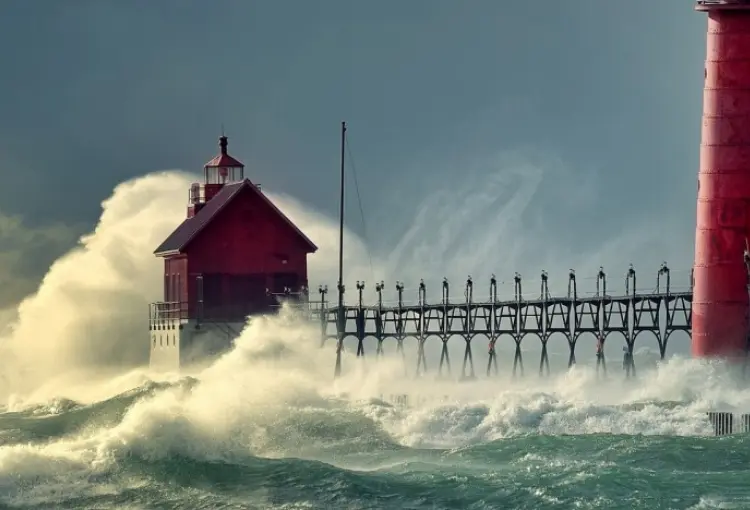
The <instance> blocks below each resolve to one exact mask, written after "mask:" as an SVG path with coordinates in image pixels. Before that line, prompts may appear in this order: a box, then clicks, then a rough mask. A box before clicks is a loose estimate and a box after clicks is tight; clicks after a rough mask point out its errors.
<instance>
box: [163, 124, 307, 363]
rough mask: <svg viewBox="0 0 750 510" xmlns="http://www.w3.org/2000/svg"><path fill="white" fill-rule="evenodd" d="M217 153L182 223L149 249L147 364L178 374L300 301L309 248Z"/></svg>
mask: <svg viewBox="0 0 750 510" xmlns="http://www.w3.org/2000/svg"><path fill="white" fill-rule="evenodd" d="M244 174H245V166H244V165H243V164H242V163H241V162H240V161H239V160H237V159H235V158H233V157H232V156H230V155H229V152H228V140H227V137H226V136H223V135H222V136H221V137H220V138H219V154H218V155H217V156H216V157H214V158H213V159H211V160H210V161H209V162H208V163H206V164H205V165H204V167H203V182H202V183H201V182H196V183H193V184H192V185H191V187H190V192H189V203H188V208H187V218H186V219H185V220H184V221H183V222H182V223H181V224H180V225H179V226H178V227H177V228H176V229H175V230H174V232H172V234H170V235H169V237H167V238H166V239H165V240H164V242H163V243H162V244H161V245H160V246H159V247H158V248H157V249H156V250H155V251H154V254H155V255H156V256H157V257H161V258H163V259H164V296H163V301H161V302H157V303H152V304H151V305H150V313H149V330H150V344H151V345H150V366H151V368H153V369H157V370H177V369H179V368H180V367H184V366H186V365H192V364H196V363H201V362H205V361H206V360H209V359H211V358H213V357H215V356H216V355H218V354H220V353H222V352H225V351H226V350H227V349H229V348H230V347H231V345H232V342H233V340H234V338H236V337H237V336H238V335H239V333H240V332H241V331H242V329H243V327H244V325H245V323H246V320H247V318H248V317H250V316H254V315H260V314H269V313H273V312H274V311H276V310H278V308H279V306H280V303H281V302H282V301H283V300H285V299H290V300H297V301H299V300H306V299H307V255H308V254H310V253H314V252H315V251H316V250H317V247H316V246H315V244H314V243H313V242H312V241H311V240H310V239H309V238H308V237H307V236H306V235H305V234H304V233H303V232H302V231H301V230H300V229H299V228H298V227H297V226H296V225H295V224H294V223H293V222H292V221H291V220H290V219H289V218H288V217H287V216H286V215H285V214H284V213H283V212H282V211H281V210H280V209H279V208H278V207H277V206H276V205H275V204H274V203H273V202H272V201H271V200H270V199H269V198H268V197H267V196H266V195H265V194H264V193H263V192H262V191H261V188H260V186H259V185H257V184H254V183H253V182H251V181H250V180H249V179H246V178H245V175H244Z"/></svg>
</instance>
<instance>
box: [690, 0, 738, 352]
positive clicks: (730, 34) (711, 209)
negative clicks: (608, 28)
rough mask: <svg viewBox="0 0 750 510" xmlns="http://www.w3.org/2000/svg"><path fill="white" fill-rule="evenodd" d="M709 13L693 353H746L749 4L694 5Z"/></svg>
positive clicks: (708, 2)
mask: <svg viewBox="0 0 750 510" xmlns="http://www.w3.org/2000/svg"><path fill="white" fill-rule="evenodd" d="M696 10H699V11H704V12H707V13H708V37H707V52H706V53H707V57H706V68H705V85H704V96H703V127H702V131H701V150H700V174H699V176H698V214H697V222H696V238H695V265H694V277H695V282H694V288H693V318H692V352H693V355H694V356H701V357H712V356H721V357H733V356H736V355H741V354H743V353H744V350H745V345H746V338H747V327H748V294H747V287H746V282H747V280H746V271H745V267H744V262H743V252H744V249H745V240H746V238H747V237H748V236H749V235H750V228H749V227H750V214H748V202H749V201H750V3H748V2H747V1H743V0H734V1H732V0H727V1H723V2H720V3H717V2H711V1H704V2H700V1H699V2H698V4H697V5H696Z"/></svg>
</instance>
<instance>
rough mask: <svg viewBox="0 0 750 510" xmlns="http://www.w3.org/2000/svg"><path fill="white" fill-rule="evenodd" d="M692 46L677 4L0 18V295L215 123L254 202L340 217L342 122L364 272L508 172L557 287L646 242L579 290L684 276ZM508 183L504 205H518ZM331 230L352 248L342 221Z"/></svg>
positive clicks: (212, 148) (229, 5)
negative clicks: (129, 184)
mask: <svg viewBox="0 0 750 510" xmlns="http://www.w3.org/2000/svg"><path fill="white" fill-rule="evenodd" d="M705 26H706V19H705V15H704V14H700V13H696V12H694V11H693V9H692V2H691V1H687V0H685V1H679V2H677V1H669V2H666V1H663V2H662V1H653V0H628V1H621V0H607V1H602V0H568V1H565V2H553V1H535V2H528V1H507V0H470V1H466V2H462V1H458V0H451V1H448V0H409V1H406V2H404V1H396V0H381V1H378V2H365V1H346V0H320V1H315V2H310V1H303V0H274V1H251V0H212V1H210V2H209V1H197V0H195V1H182V0H181V1H177V0H160V1H159V2H153V1H150V0H148V1H147V0H131V1H128V2H122V1H119V2H116V1H106V0H66V1H60V0H46V1H45V0H35V1H31V2H29V1H21V0H16V1H6V2H3V4H2V7H0V45H2V47H3V48H4V51H3V52H2V53H0V69H2V70H3V71H2V79H0V172H2V179H3V183H2V185H1V186H0V212H1V213H2V214H3V215H4V218H0V239H2V240H3V244H2V246H0V261H2V262H3V264H4V268H5V269H0V282H3V281H4V283H5V284H6V285H5V287H6V288H5V290H4V293H5V294H4V295H5V297H6V299H7V296H8V295H9V293H11V294H13V295H14V296H16V294H19V293H23V292H25V291H26V290H27V287H24V285H28V282H31V281H34V279H35V278H39V277H40V276H41V275H42V274H43V272H44V269H45V268H46V266H47V265H48V264H49V262H50V261H51V260H52V259H54V258H55V257H56V256H57V255H59V254H60V253H61V252H62V251H64V250H65V249H66V248H68V247H69V246H71V245H72V243H74V242H75V236H76V235H77V234H78V233H80V232H82V231H85V230H87V229H90V228H91V227H92V226H93V224H94V222H95V221H96V220H97V218H98V216H99V212H100V203H101V201H102V200H103V199H105V198H106V197H107V196H109V194H110V192H111V191H112V188H113V187H114V186H115V185H116V184H117V183H119V182H121V181H123V180H125V179H128V178H132V177H135V176H138V175H143V174H145V173H148V172H152V171H155V170H161V169H169V168H179V169H184V170H190V171H198V170H199V169H200V168H201V167H202V165H203V163H205V161H207V160H208V159H210V158H211V157H212V156H213V154H214V153H215V152H216V138H217V136H218V135H219V134H220V130H221V127H222V124H223V126H224V129H225V131H226V132H227V134H228V135H229V137H230V152H231V153H232V154H233V155H235V156H236V157H238V158H239V159H241V160H243V161H244V162H245V163H246V165H247V167H248V172H247V175H248V176H249V177H250V178H251V179H253V180H254V181H256V182H259V183H261V184H262V185H263V186H264V189H270V190H273V191H275V192H282V193H286V194H289V195H292V196H294V197H296V198H297V199H299V200H300V201H302V202H303V203H306V204H308V205H310V206H312V207H314V208H316V209H318V210H320V211H322V212H324V213H326V214H329V215H331V216H335V214H336V208H337V202H336V200H337V171H338V150H339V146H338V143H339V140H338V137H339V123H340V121H341V120H346V121H348V123H349V126H350V130H349V135H350V142H351V149H352V155H353V156H354V161H355V163H356V164H355V167H354V168H355V169H356V172H357V177H358V181H359V187H360V193H361V197H362V205H363V209H364V212H365V217H366V219H367V233H368V238H367V241H368V243H369V244H370V245H371V246H373V247H374V249H375V250H376V251H378V252H380V253H385V254H387V253H389V252H390V250H391V249H392V248H393V247H395V246H397V245H398V243H399V241H400V240H402V239H403V238H404V236H405V235H407V233H408V232H409V230H410V228H412V230H413V226H414V222H415V217H416V218H418V213H419V212H420V210H421V209H420V208H423V207H424V204H425V201H429V200H431V199H434V200H440V199H439V198H435V197H436V196H440V195H436V193H440V192H441V191H442V192H446V191H450V190H452V189H455V188H462V189H464V191H465V192H466V194H465V195H461V198H460V199H459V200H456V199H453V201H451V199H450V197H448V198H445V200H446V202H445V204H446V207H452V208H454V209H457V210H461V209H462V207H464V205H465V206H467V207H468V206H469V205H471V204H470V202H471V198H470V197H471V192H470V191H471V190H472V189H476V190H477V191H482V190H483V189H485V188H486V183H487V182H489V181H490V180H492V178H493V176H496V175H498V172H500V173H503V172H504V174H503V175H506V174H507V172H511V173H513V172H516V175H517V177H518V178H519V179H520V180H521V181H524V179H526V181H524V182H532V181H533V184H534V185H533V186H532V189H531V192H530V194H529V197H528V200H527V201H526V202H525V203H526V204H527V205H526V210H525V212H524V213H523V215H521V216H519V219H518V221H519V222H522V225H523V226H524V228H523V229H521V230H520V231H523V232H533V233H534V237H535V241H534V242H536V243H538V244H539V245H540V246H548V247H551V248H554V249H555V250H557V252H558V253H559V257H561V258H563V259H565V260H562V261H561V262H560V266H559V267H561V268H567V267H568V264H569V262H568V261H567V259H568V258H571V256H570V254H576V255H579V254H580V253H581V252H584V253H591V254H592V255H596V254H597V253H599V250H600V247H601V246H600V245H601V243H603V242H604V241H605V239H606V238H608V237H611V233H612V232H620V231H626V230H627V229H632V228H635V227H637V229H636V230H638V229H641V230H642V229H647V228H648V227H649V225H652V226H654V229H655V230H656V231H657V235H656V239H655V238H654V232H651V233H650V235H651V239H652V241H654V242H650V244H649V242H645V244H642V246H641V245H637V243H635V244H633V245H628V244H626V245H625V246H622V245H618V248H617V250H616V252H617V257H613V258H616V259H617V260H602V261H601V262H596V261H595V260H593V259H592V261H591V266H592V272H593V271H594V270H595V267H596V266H598V264H603V265H605V266H608V265H612V264H623V263H624V262H625V261H628V260H635V261H636V262H641V263H642V264H646V265H648V266H649V267H648V268H644V270H646V269H647V270H648V271H649V272H653V271H651V269H653V270H655V269H656V267H658V263H660V262H661V260H662V259H668V260H670V262H671V263H672V265H673V266H682V267H680V269H685V270H687V269H689V265H690V263H691V261H692V252H693V229H694V223H695V193H696V178H697V171H698V145H699V136H700V114H701V97H702V91H701V89H702V85H703V83H702V76H703V60H704V53H705V50H704V46H705ZM529 176H531V177H529ZM529 179H531V181H529ZM492 182H495V181H492ZM502 182H503V183H505V184H502V186H506V187H507V188H508V189H505V190H503V189H500V190H498V195H503V194H507V195H508V196H511V195H513V194H514V193H515V192H516V188H518V187H519V186H520V185H519V184H518V183H509V181H502ZM467 186H468V187H467ZM472 186H473V188H472ZM467 190H468V191H467ZM185 196H186V197H187V190H186V194H185ZM352 196H353V195H352ZM443 196H444V197H445V196H446V195H443ZM431 197H432V198H431ZM462 200H465V203H463V202H461V201H462ZM347 209H348V211H349V214H350V216H349V217H350V218H351V222H350V226H351V228H352V229H354V230H355V231H357V232H359V233H362V230H361V220H359V219H358V216H359V209H358V206H357V204H356V202H351V201H350V202H349V205H348V207H347ZM428 219H429V218H428ZM481 220H482V218H481V217H473V218H469V219H468V220H467V221H470V222H472V224H477V223H478V222H480V221H481ZM19 221H22V222H23V223H22V224H21V223H19ZM420 221H423V222H424V221H425V220H424V219H422V220H420ZM428 223H429V222H428ZM428 226H429V225H428ZM634 226H635V227H634ZM638 231H640V230H638ZM471 232H472V235H475V236H476V235H485V236H492V235H493V232H494V225H493V224H492V222H488V224H487V225H485V226H484V227H482V228H481V229H480V228H473V229H472V230H471ZM631 235H632V233H631ZM636 237H637V236H636ZM456 242H457V243H458V240H457V241H456ZM502 242H503V243H506V244H513V243H514V242H515V240H514V239H512V238H511V239H503V240H502ZM451 250H453V252H456V251H459V252H460V250H461V247H460V246H459V245H454V246H452V247H451ZM604 253H606V250H605V252H604ZM21 254H23V255H21ZM576 260H578V257H576ZM672 261H673V262H672ZM570 263H571V264H572V263H573V261H571V262H570ZM651 266H653V268H652V267H651ZM538 269H540V268H536V267H528V268H523V267H522V268H519V270H527V271H534V272H536V271H537V270H538ZM492 270H493V271H494V269H492ZM622 270H624V268H622ZM3 271H4V272H3ZM489 271H490V269H488V272H489ZM563 278H564V276H563ZM21 280H23V281H22V282H21V283H19V281H21ZM8 282H10V284H9V283H8ZM11 284H12V285H15V287H13V286H11ZM8 289H15V290H13V292H11V291H10V290H8Z"/></svg>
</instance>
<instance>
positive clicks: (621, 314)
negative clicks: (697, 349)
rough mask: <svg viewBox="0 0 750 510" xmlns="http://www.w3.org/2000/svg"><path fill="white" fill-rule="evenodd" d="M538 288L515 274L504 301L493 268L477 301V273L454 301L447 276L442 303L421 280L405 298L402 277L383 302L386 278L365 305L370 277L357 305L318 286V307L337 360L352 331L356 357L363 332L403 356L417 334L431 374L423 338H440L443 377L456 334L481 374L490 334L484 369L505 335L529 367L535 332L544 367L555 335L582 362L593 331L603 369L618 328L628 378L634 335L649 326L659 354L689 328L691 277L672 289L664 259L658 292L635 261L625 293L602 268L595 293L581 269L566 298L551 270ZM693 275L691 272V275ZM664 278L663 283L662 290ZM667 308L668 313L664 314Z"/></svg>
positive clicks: (518, 360) (423, 367) (420, 362)
mask: <svg viewBox="0 0 750 510" xmlns="http://www.w3.org/2000/svg"><path fill="white" fill-rule="evenodd" d="M541 276H542V277H541V288H540V294H539V297H538V298H537V299H531V300H528V299H524V297H523V292H522V283H523V282H522V278H521V275H520V274H518V273H516V275H515V277H514V287H515V297H514V299H512V300H508V301H500V300H498V296H497V279H496V278H495V276H494V275H493V276H492V278H491V279H490V282H489V299H488V300H487V301H475V299H474V282H473V280H472V278H471V277H469V278H468V279H467V280H466V283H465V286H464V299H463V300H460V301H452V300H451V297H450V284H449V282H448V280H447V279H444V280H443V284H442V297H441V301H440V303H436V304H428V302H427V291H426V285H425V283H424V281H422V282H420V284H419V290H418V296H417V302H416V304H406V303H405V302H404V285H403V283H402V282H397V283H396V291H397V293H398V303H397V304H396V305H394V306H384V304H383V290H384V288H385V285H384V284H383V282H380V283H378V284H376V286H375V290H376V292H377V304H375V305H365V303H364V297H363V291H364V289H365V284H364V282H357V292H358V302H357V304H356V305H345V306H343V307H341V308H339V307H338V306H334V307H330V306H328V301H327V299H326V298H327V292H328V289H327V287H320V288H319V289H318V290H319V293H320V307H319V308H318V309H317V310H316V311H315V315H316V319H317V320H318V321H319V323H320V330H321V345H323V344H325V342H326V340H328V339H335V340H336V346H337V348H336V365H337V367H338V368H337V372H340V367H341V357H342V350H343V341H344V339H346V338H347V337H353V338H355V339H356V340H357V357H363V356H365V338H368V337H371V338H374V339H375V340H376V341H377V348H376V352H375V354H376V357H377V358H379V357H381V356H382V355H383V343H384V342H385V341H387V340H394V341H395V342H396V350H397V353H398V354H400V355H401V356H402V358H404V370H405V371H406V362H405V357H404V340H405V339H407V338H414V339H416V340H417V346H418V347H417V349H418V352H417V366H416V372H415V374H416V375H417V376H421V375H424V374H425V373H427V358H426V356H425V343H426V342H427V341H428V340H429V339H437V340H438V341H440V342H442V352H441V356H440V363H439V365H438V369H437V370H438V376H442V375H444V371H446V372H447V373H450V370H451V361H450V355H449V352H448V341H449V340H450V339H451V338H452V337H459V338H462V339H463V341H464V345H465V348H464V356H463V363H462V367H461V377H462V378H474V377H475V376H476V372H475V366H474V356H473V352H472V342H473V341H474V340H476V339H477V337H484V338H485V339H487V340H488V341H489V345H488V354H489V356H488V362H487V367H486V375H487V376H488V377H489V376H492V375H497V373H498V367H497V353H496V350H495V347H496V345H497V343H498V341H499V340H500V339H501V337H509V338H510V339H511V341H512V342H513V343H514V344H515V354H514V359H513V375H514V376H516V375H517V374H518V373H519V372H520V373H521V374H523V369H524V364H523V362H524V360H523V353H522V351H521V343H522V342H523V341H524V340H525V339H526V338H527V337H529V336H533V337H536V338H537V339H538V340H539V341H541V346H542V351H541V357H540V359H539V374H540V375H548V374H549V371H550V369H549V356H548V352H547V345H548V343H549V340H550V337H551V336H552V335H554V334H558V335H562V336H564V337H565V339H566V340H567V342H568V347H569V351H570V355H569V359H568V367H571V366H573V365H574V364H575V363H576V344H577V342H578V340H579V339H580V338H581V336H582V335H584V334H586V333H588V334H592V335H594V336H595V338H596V339H597V351H596V356H597V362H596V367H597V372H599V371H600V370H601V371H606V359H605V356H604V349H603V348H604V344H605V342H606V340H607V337H608V336H609V335H610V334H612V333H620V334H621V335H622V336H623V337H624V339H625V346H626V350H625V352H624V360H623V369H624V371H625V374H626V376H627V377H630V376H634V375H635V372H636V367H635V363H634V360H633V349H634V346H635V341H636V339H637V338H638V335H640V334H641V333H643V332H650V333H651V334H652V335H654V336H655V337H656V340H657V342H658V345H659V353H660V358H661V359H664V357H665V354H666V349H667V343H668V341H669V338H670V336H671V335H672V334H673V333H674V332H676V331H685V332H686V333H688V335H689V334H690V331H691V310H692V282H691V287H690V288H691V290H690V291H687V292H672V290H671V288H670V283H671V282H670V270H669V268H668V267H667V265H666V264H662V266H661V268H660V269H659V271H658V273H657V277H656V288H655V291H654V292H652V293H643V292H640V293H639V292H637V290H636V272H635V269H633V267H632V266H631V267H630V269H629V270H628V271H627V273H626V276H625V294H624V295H620V296H613V295H610V294H608V293H607V275H606V274H605V272H604V270H603V269H602V268H600V269H599V272H598V274H597V277H596V293H595V294H594V295H593V296H589V297H581V296H579V295H578V289H577V284H576V274H575V272H574V271H572V270H571V271H570V273H569V275H568V292H567V295H566V296H565V297H553V296H551V295H550V292H549V288H548V276H547V273H546V272H544V271H543V272H542V275H541ZM691 279H692V278H691ZM662 285H664V289H663V290H662ZM664 315H666V316H664Z"/></svg>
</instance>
